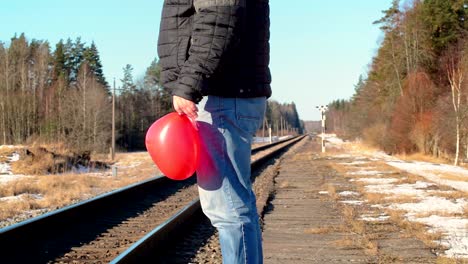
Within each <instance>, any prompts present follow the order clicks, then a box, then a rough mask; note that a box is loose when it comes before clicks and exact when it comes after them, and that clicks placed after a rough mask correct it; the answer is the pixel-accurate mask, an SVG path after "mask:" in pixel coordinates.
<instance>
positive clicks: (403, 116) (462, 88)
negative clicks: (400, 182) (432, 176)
mask: <svg viewBox="0 0 468 264" xmlns="http://www.w3.org/2000/svg"><path fill="white" fill-rule="evenodd" d="M467 11H468V1H464V0H424V1H423V0H414V1H406V2H401V1H398V0H394V1H393V2H392V5H391V6H390V7H389V9H387V10H385V11H383V17H382V18H381V19H380V20H378V21H375V22H374V24H376V25H378V26H380V29H381V30H382V31H383V33H384V36H383V40H382V41H381V44H380V47H379V49H378V51H377V53H376V55H375V57H374V58H373V60H372V62H371V64H370V67H369V70H368V73H367V75H366V76H365V77H362V76H361V77H360V78H359V80H358V82H357V84H356V86H355V93H354V95H353V96H352V98H350V99H349V100H336V101H334V102H332V103H331V104H330V111H329V113H328V117H329V119H328V122H327V126H328V128H329V129H331V130H334V131H336V132H337V133H339V134H341V135H343V136H346V137H349V138H361V139H363V140H365V141H367V142H368V143H370V144H373V145H374V146H377V147H380V148H381V149H383V150H385V151H386V152H388V153H411V152H422V153H425V154H431V155H434V156H437V157H443V158H447V159H451V160H453V161H454V163H455V164H457V163H458V162H459V160H460V159H462V158H465V157H466V158H468V35H467V32H468V31H467V30H468V24H467V23H468V12H467Z"/></svg>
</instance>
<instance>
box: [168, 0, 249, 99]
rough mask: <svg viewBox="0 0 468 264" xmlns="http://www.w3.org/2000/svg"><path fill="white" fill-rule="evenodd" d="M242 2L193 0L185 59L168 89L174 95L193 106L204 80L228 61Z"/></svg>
mask: <svg viewBox="0 0 468 264" xmlns="http://www.w3.org/2000/svg"><path fill="white" fill-rule="evenodd" d="M245 1H246V0H194V1H193V3H194V7H195V10H196V14H195V15H194V20H193V31H192V39H191V46H190V49H189V51H188V53H189V56H188V59H187V60H186V61H185V63H184V64H183V65H182V68H181V72H180V75H179V78H178V81H177V85H176V88H175V89H173V90H172V93H173V94H174V95H177V96H180V97H183V98H185V99H188V100H191V101H193V102H196V103H197V102H199V101H200V100H201V98H202V90H203V88H204V86H205V85H206V80H207V79H209V78H210V76H211V75H213V74H215V73H216V71H218V70H219V69H220V68H221V66H222V64H223V63H224V62H225V61H226V60H229V57H230V55H232V50H233V49H235V48H236V47H237V46H238V45H239V41H240V34H241V32H242V28H243V27H244V24H245V21H244V20H245ZM218 89H222V87H218Z"/></svg>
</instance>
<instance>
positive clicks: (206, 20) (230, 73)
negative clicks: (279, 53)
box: [158, 0, 271, 103]
mask: <svg viewBox="0 0 468 264" xmlns="http://www.w3.org/2000/svg"><path fill="white" fill-rule="evenodd" d="M269 26H270V20H269V4H268V0H165V1H164V7H163V12H162V21H161V27H160V33H159V41H158V54H159V59H160V63H161V67H162V72H161V83H162V86H163V87H166V88H169V89H170V90H171V91H172V94H173V95H177V96H180V97H183V98H185V99H189V100H191V101H193V102H196V103H197V102H199V101H200V100H201V98H202V96H203V95H217V96H222V97H259V96H266V97H269V96H270V95H271V88H270V83H271V75H270V70H269V68H268V64H269V60H270V59H269V51H270V50H269V37H270V32H269Z"/></svg>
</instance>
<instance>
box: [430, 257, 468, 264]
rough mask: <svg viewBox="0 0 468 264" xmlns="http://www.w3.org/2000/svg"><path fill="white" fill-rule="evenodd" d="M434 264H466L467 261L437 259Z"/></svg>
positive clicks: (467, 263) (445, 258)
mask: <svg viewBox="0 0 468 264" xmlns="http://www.w3.org/2000/svg"><path fill="white" fill-rule="evenodd" d="M436 264H468V259H454V258H447V257H437V260H436Z"/></svg>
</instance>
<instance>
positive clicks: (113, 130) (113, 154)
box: [111, 78, 115, 160]
mask: <svg viewBox="0 0 468 264" xmlns="http://www.w3.org/2000/svg"><path fill="white" fill-rule="evenodd" d="M114 158H115V78H114V88H113V90H112V147H111V159H112V160H114Z"/></svg>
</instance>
